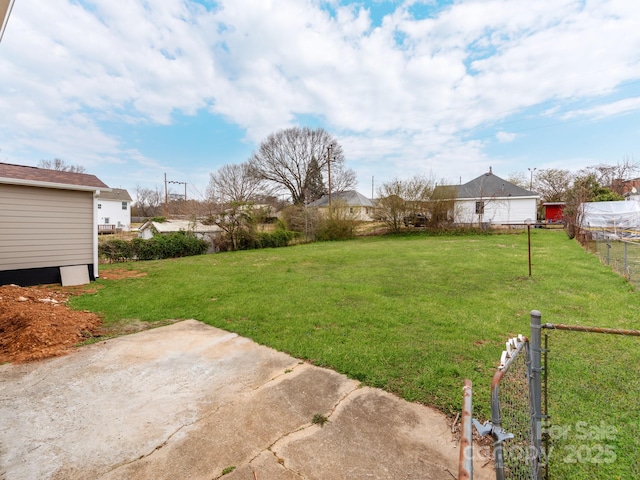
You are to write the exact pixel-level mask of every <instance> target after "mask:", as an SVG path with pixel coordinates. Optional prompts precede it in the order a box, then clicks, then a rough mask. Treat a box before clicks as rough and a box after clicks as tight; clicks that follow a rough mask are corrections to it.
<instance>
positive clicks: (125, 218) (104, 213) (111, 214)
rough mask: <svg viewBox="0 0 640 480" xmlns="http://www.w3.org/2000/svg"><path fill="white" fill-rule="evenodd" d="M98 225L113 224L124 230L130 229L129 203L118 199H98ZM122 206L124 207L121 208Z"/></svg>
mask: <svg viewBox="0 0 640 480" xmlns="http://www.w3.org/2000/svg"><path fill="white" fill-rule="evenodd" d="M99 202H100V203H98V208H99V209H100V210H99V211H98V225H115V226H116V228H121V229H122V230H124V231H125V232H128V231H129V230H130V229H131V205H130V204H129V202H122V201H120V200H107V199H100V200H99ZM123 207H124V208H123Z"/></svg>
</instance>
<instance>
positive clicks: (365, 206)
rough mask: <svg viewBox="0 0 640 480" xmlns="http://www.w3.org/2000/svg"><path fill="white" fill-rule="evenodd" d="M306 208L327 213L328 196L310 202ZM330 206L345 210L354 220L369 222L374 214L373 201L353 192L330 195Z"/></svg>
mask: <svg viewBox="0 0 640 480" xmlns="http://www.w3.org/2000/svg"><path fill="white" fill-rule="evenodd" d="M307 206H308V207H315V208H318V210H322V211H327V210H328V209H329V195H324V196H323V197H322V198H319V199H318V200H316V201H314V202H311V203H310V204H309V205H307ZM331 206H332V207H333V208H341V209H347V213H349V215H350V216H351V218H353V219H354V220H359V221H364V222H371V221H373V216H374V213H375V205H374V203H373V201H372V200H371V199H369V198H367V197H365V196H364V195H362V194H361V193H358V192H356V191H355V190H345V191H343V192H336V193H332V194H331Z"/></svg>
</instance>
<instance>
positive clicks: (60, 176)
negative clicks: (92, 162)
mask: <svg viewBox="0 0 640 480" xmlns="http://www.w3.org/2000/svg"><path fill="white" fill-rule="evenodd" d="M0 183H9V184H21V185H32V186H48V187H51V188H67V189H70V190H98V189H107V190H109V187H108V186H107V185H106V184H105V183H103V182H102V181H101V180H100V179H99V178H98V177H96V176H95V175H89V174H87V173H74V172H61V171H59V170H49V169H46V168H38V167H28V166H25V165H13V164H11V163H0Z"/></svg>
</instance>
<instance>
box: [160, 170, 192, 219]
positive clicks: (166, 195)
mask: <svg viewBox="0 0 640 480" xmlns="http://www.w3.org/2000/svg"><path fill="white" fill-rule="evenodd" d="M168 183H174V184H177V185H184V204H185V209H186V205H187V182H174V181H171V180H167V174H166V173H165V174H164V213H165V218H167V219H168V218H169V191H168V189H167V184H168ZM185 213H186V211H185Z"/></svg>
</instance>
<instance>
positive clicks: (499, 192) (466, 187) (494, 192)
mask: <svg viewBox="0 0 640 480" xmlns="http://www.w3.org/2000/svg"><path fill="white" fill-rule="evenodd" d="M436 188H438V187H436ZM440 188H455V189H456V198H459V199H460V198H504V197H538V196H539V195H538V194H537V193H534V192H530V191H529V190H525V189H524V188H522V187H519V186H517V185H514V184H513V183H511V182H508V181H507V180H504V179H503V178H500V177H498V176H497V175H494V174H493V172H491V171H489V172H487V173H485V174H483V175H480V176H479V177H477V178H474V179H473V180H471V181H469V182H467V183H465V184H463V185H446V186H445V185H443V186H442V187H440Z"/></svg>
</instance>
